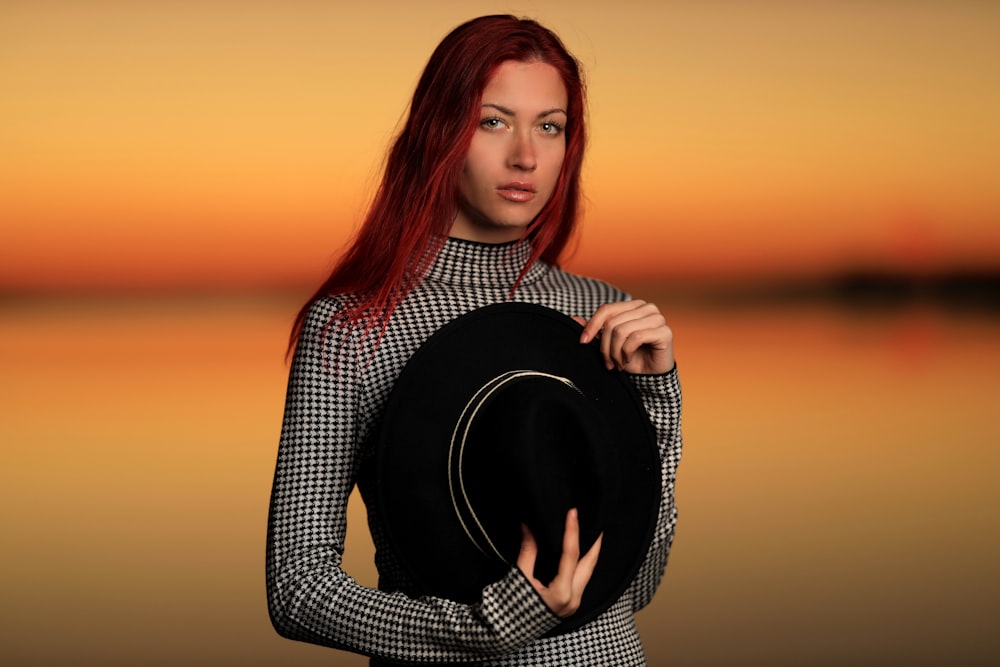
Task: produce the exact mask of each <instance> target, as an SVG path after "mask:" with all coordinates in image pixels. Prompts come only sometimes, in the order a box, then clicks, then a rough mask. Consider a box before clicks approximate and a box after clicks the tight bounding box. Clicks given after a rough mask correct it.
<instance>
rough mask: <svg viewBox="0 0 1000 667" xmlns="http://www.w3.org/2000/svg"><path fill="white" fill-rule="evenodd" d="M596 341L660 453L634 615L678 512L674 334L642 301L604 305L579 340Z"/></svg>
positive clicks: (646, 596)
mask: <svg viewBox="0 0 1000 667" xmlns="http://www.w3.org/2000/svg"><path fill="white" fill-rule="evenodd" d="M597 336H600V344H601V352H602V353H603V355H604V358H605V362H606V364H607V366H608V368H609V369H611V368H617V369H619V370H621V371H623V372H626V373H629V374H630V378H631V380H632V382H633V384H634V385H635V386H636V388H637V389H638V390H639V393H640V396H641V397H642V402H643V406H644V407H645V408H646V413H647V414H648V415H649V418H650V421H651V422H652V424H653V428H654V430H655V431H656V440H657V445H658V447H659V452H660V471H661V472H660V474H661V482H662V488H663V495H662V496H661V498H660V507H659V513H658V517H657V522H656V528H655V530H654V533H653V541H652V543H651V544H650V547H649V551H648V552H647V554H646V558H645V560H644V561H643V564H642V566H641V567H640V569H639V572H638V573H637V574H636V578H635V580H634V581H633V582H632V585H631V588H630V589H629V590H630V593H631V595H632V608H633V610H634V611H637V610H639V609H641V608H643V607H644V606H646V605H647V604H649V601H650V600H651V599H652V597H653V594H654V593H655V592H656V589H657V587H658V586H659V584H660V581H661V580H662V579H663V572H664V569H665V568H666V566H667V557H668V555H669V553H670V546H671V544H672V543H673V538H674V526H675V524H676V523H677V508H676V506H675V504H674V482H675V479H676V477H677V465H678V464H679V463H680V458H681V388H680V383H679V381H678V378H677V366H676V363H675V361H674V345H673V332H672V331H671V330H670V328H669V327H668V326H667V324H666V320H665V319H664V318H663V315H662V314H660V311H659V309H658V308H657V307H656V306H655V305H654V304H651V303H646V302H644V301H621V302H617V303H610V304H605V305H603V306H601V307H600V308H598V309H597V311H596V312H595V313H594V315H593V316H592V317H591V318H590V320H589V321H588V322H586V323H585V325H584V329H583V333H582V334H581V337H580V341H581V342H583V343H588V342H590V341H591V340H593V339H594V338H595V337H597Z"/></svg>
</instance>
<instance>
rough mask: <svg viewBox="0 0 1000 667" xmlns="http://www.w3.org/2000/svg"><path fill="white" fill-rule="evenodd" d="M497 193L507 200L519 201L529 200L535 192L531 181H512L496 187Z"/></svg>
mask: <svg viewBox="0 0 1000 667" xmlns="http://www.w3.org/2000/svg"><path fill="white" fill-rule="evenodd" d="M497 194H499V195H500V196H501V197H503V198H504V199H506V200H507V201H512V202H518V203H521V202H528V201H531V200H532V199H534V198H535V195H536V194H537V193H536V191H535V187H534V186H533V185H532V184H531V183H524V182H521V181H513V182H511V183H506V184H504V185H501V186H500V187H499V188H497Z"/></svg>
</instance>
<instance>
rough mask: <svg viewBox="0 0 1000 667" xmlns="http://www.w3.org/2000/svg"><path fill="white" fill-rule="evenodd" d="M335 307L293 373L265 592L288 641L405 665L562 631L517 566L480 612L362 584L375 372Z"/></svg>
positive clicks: (493, 649) (318, 324)
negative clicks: (355, 505)
mask: <svg viewBox="0 0 1000 667" xmlns="http://www.w3.org/2000/svg"><path fill="white" fill-rule="evenodd" d="M334 308H335V304H334V302H332V301H330V300H323V301H320V302H318V303H317V305H316V306H314V307H313V309H312V311H311V312H310V315H309V317H308V318H307V321H306V324H305V327H304V329H303V333H302V336H301V339H300V342H299V346H298V348H297V350H296V354H295V359H294V361H293V365H292V369H291V373H290V376H289V384H288V393H287V398H286V405H285V415H284V421H283V424H282V431H281V440H280V443H279V449H278V460H277V465H276V470H275V478H274V486H273V489H272V495H271V506H270V516H269V521H268V539H267V593H268V605H269V612H270V615H271V620H272V623H273V624H274V627H275V629H276V630H277V631H278V632H279V633H280V634H281V635H283V636H285V637H288V638H291V639H297V640H302V641H308V642H312V643H317V644H322V645H325V646H332V647H335V648H341V649H345V650H349V651H353V652H356V653H362V654H366V655H369V656H375V657H377V658H380V659H384V660H390V661H398V662H411V663H419V662H425V663H426V662H463V661H477V660H486V659H489V658H491V657H498V656H501V655H505V654H508V653H510V652H513V651H516V650H518V649H520V648H522V647H524V646H525V645H527V644H528V643H530V642H532V641H533V640H535V639H537V638H538V637H540V636H541V635H543V634H544V633H545V632H547V631H548V630H550V629H551V628H553V627H554V626H555V625H556V624H557V623H558V619H557V617H556V616H555V615H554V614H552V612H551V611H549V609H548V608H547V607H546V606H545V604H544V603H543V602H542V600H541V598H540V597H539V596H538V594H537V593H536V592H535V591H534V589H533V588H532V587H531V584H530V583H529V582H528V581H527V579H526V578H525V577H524V576H523V575H522V574H521V572H520V571H519V570H517V569H516V568H512V569H511V570H510V571H509V573H508V575H507V576H506V577H505V578H503V579H502V580H500V581H498V582H496V583H495V584H492V585H490V586H488V587H487V588H486V589H485V590H484V591H483V595H482V599H481V601H480V602H479V603H478V604H475V605H464V604H458V603H455V602H451V601H448V600H443V599H439V598H431V597H424V598H419V599H415V598H411V597H408V596H406V595H404V594H403V593H400V592H392V593H390V592H385V591H381V590H375V589H371V588H367V587H363V586H361V585H359V584H358V583H357V582H355V581H354V580H353V579H352V578H351V577H349V576H348V575H347V574H346V573H345V572H344V570H343V569H342V568H341V558H342V555H343V550H344V537H345V534H346V527H347V517H346V513H347V501H348V497H349V495H350V493H351V490H352V489H353V488H354V485H355V481H356V477H357V474H358V469H359V465H360V450H361V445H360V443H361V441H362V438H363V435H364V431H365V429H366V428H368V427H369V426H370V424H371V419H372V415H371V414H370V412H371V406H370V405H369V403H368V402H366V398H365V384H364V383H365V381H366V378H365V376H364V373H365V372H367V371H366V368H367V367H366V364H365V363H364V361H365V360H364V359H358V358H357V355H358V354H361V355H364V354H366V353H365V352H360V353H359V352H358V350H359V349H361V348H360V347H358V345H357V341H356V340H354V338H345V337H344V336H342V335H341V329H339V328H337V327H331V326H330V325H329V323H330V320H331V317H332V315H333V314H334V312H335V311H334Z"/></svg>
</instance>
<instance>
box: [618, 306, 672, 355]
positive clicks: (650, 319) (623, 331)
mask: <svg viewBox="0 0 1000 667" xmlns="http://www.w3.org/2000/svg"><path fill="white" fill-rule="evenodd" d="M647 330H648V331H650V332H652V331H659V334H654V335H653V337H652V338H650V337H649V336H648V334H646V333H643V334H642V340H643V341H648V340H653V339H655V338H656V337H657V336H662V337H663V338H667V337H668V335H669V330H668V329H666V320H665V319H663V315H661V314H660V311H659V310H658V309H657V308H656V306H655V305H653V304H650V303H648V304H644V305H643V306H641V307H638V308H635V309H634V310H630V311H628V312H625V313H621V314H619V315H618V316H617V317H615V318H613V319H612V320H610V321H609V322H607V323H606V324H605V327H604V335H603V337H602V341H603V339H605V338H606V339H607V353H606V354H607V356H606V358H607V359H610V360H611V361H612V362H613V363H614V365H615V366H616V367H617V368H619V369H623V368H624V366H625V364H627V363H628V362H629V359H630V354H631V353H634V352H635V351H636V350H637V349H638V348H639V347H640V345H634V344H633V345H630V344H629V340H630V338H632V337H633V336H635V335H636V334H637V333H639V332H644V331H647Z"/></svg>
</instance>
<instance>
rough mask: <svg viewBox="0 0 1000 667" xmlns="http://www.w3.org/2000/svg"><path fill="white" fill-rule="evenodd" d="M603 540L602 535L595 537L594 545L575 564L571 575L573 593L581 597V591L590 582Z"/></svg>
mask: <svg viewBox="0 0 1000 667" xmlns="http://www.w3.org/2000/svg"><path fill="white" fill-rule="evenodd" d="M603 540H604V533H601V534H600V535H598V536H597V539H596V540H594V543H593V544H592V545H591V546H590V549H588V550H587V553H586V554H585V555H584V556H583V558H581V559H580V562H579V563H577V566H576V571H575V572H574V573H573V591H574V592H576V593H577V594H578V595H581V596H582V595H583V589H584V588H586V586H587V584H588V583H589V582H590V577H591V575H593V574H594V570H595V569H596V568H597V559H598V558H599V557H600V555H601V543H602V542H603Z"/></svg>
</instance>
